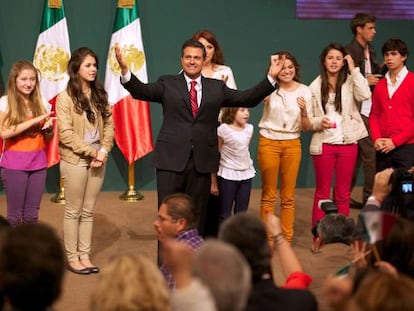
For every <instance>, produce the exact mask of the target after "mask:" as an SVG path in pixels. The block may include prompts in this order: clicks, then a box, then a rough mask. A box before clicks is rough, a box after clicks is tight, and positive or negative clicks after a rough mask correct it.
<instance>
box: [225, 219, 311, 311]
mask: <svg viewBox="0 0 414 311" xmlns="http://www.w3.org/2000/svg"><path fill="white" fill-rule="evenodd" d="M267 223H268V230H269V232H270V233H271V234H272V235H273V240H274V246H273V247H274V252H275V253H276V254H277V255H278V257H279V261H280V265H281V268H282V270H283V272H284V274H285V275H286V276H287V280H286V282H285V284H284V285H283V286H282V287H277V286H276V285H275V283H274V279H273V273H272V266H271V259H272V256H271V251H270V246H269V241H268V234H267V231H266V228H265V227H264V224H263V222H262V221H261V220H260V218H259V217H257V216H255V215H252V214H250V213H240V214H236V215H234V216H232V217H230V218H229V219H227V220H226V221H225V222H223V223H222V225H221V227H220V230H219V239H221V240H223V241H225V242H227V243H230V244H232V245H234V246H235V247H236V248H237V249H238V250H239V251H240V252H241V253H242V254H243V256H244V257H245V258H246V260H247V262H248V264H249V266H250V269H251V271H252V280H251V281H252V291H251V294H250V297H249V300H248V303H247V308H246V309H245V310H264V311H266V310H269V311H270V310H292V311H294V310H314V311H316V310H317V302H316V299H315V297H314V296H313V294H312V293H311V292H309V291H307V290H305V288H307V287H308V286H309V284H310V283H311V281H312V280H311V278H310V277H309V276H308V275H306V274H305V273H303V271H302V267H301V265H300V263H299V260H298V258H297V257H296V255H295V253H294V252H293V249H292V248H291V246H290V244H289V243H288V242H287V241H286V240H285V239H284V237H283V235H282V230H281V227H280V220H279V219H278V218H277V217H276V216H274V215H269V218H268V222H267Z"/></svg>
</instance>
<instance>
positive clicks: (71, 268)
mask: <svg viewBox="0 0 414 311" xmlns="http://www.w3.org/2000/svg"><path fill="white" fill-rule="evenodd" d="M66 269H68V270H69V271H70V272H73V273H76V274H82V275H86V274H91V270H90V268H83V269H75V268H73V267H72V266H71V265H70V264H67V266H66Z"/></svg>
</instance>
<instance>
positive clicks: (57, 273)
mask: <svg viewBox="0 0 414 311" xmlns="http://www.w3.org/2000/svg"><path fill="white" fill-rule="evenodd" d="M64 271H65V256H64V252H63V248H62V245H61V243H60V240H59V238H58V236H57V235H56V233H55V231H54V230H53V229H52V228H51V227H49V226H48V225H45V224H40V223H36V224H21V225H18V226H17V227H15V228H12V229H10V230H9V231H8V232H7V234H6V235H5V239H4V242H3V245H2V246H1V249H0V275H1V278H0V290H1V291H2V292H3V295H4V297H5V298H6V299H7V300H8V301H9V302H10V304H11V306H12V308H13V310H14V309H15V310H19V311H44V310H47V309H48V308H49V307H51V306H52V304H53V303H54V302H55V301H56V300H57V298H58V297H59V295H60V293H61V287H62V279H63V275H64Z"/></svg>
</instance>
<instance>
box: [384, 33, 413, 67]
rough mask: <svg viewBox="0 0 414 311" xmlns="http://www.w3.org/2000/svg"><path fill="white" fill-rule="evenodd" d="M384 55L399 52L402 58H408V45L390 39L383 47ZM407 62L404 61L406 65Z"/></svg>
mask: <svg viewBox="0 0 414 311" xmlns="http://www.w3.org/2000/svg"><path fill="white" fill-rule="evenodd" d="M381 51H382V55H384V54H385V53H387V52H389V51H398V53H400V54H401V56H406V57H407V58H408V46H407V44H406V43H405V42H404V41H403V40H401V39H398V38H390V39H388V40H387V41H385V43H384V44H383V46H382V49H381ZM406 61H407V60H405V61H404V64H405V63H406Z"/></svg>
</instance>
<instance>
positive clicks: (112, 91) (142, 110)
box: [105, 1, 154, 164]
mask: <svg viewBox="0 0 414 311" xmlns="http://www.w3.org/2000/svg"><path fill="white" fill-rule="evenodd" d="M131 2H132V5H131V7H118V8H117V10H116V17H115V23H114V28H113V33H112V37H111V43H110V46H109V52H108V59H107V64H106V74H105V89H106V91H107V92H108V97H109V103H110V104H111V105H113V106H112V114H113V119H114V124H115V141H116V143H117V145H118V148H119V150H120V151H121V153H122V154H123V156H124V157H125V159H126V160H127V162H128V164H132V163H134V162H135V161H136V160H138V159H139V158H141V157H143V156H145V155H146V154H148V153H149V152H151V151H152V150H153V149H154V147H153V142H152V130H151V115H150V109H149V103H148V102H146V101H141V100H136V99H133V98H132V96H131V95H130V94H129V92H128V91H126V90H125V89H124V88H123V87H122V85H121V83H120V74H121V69H120V67H119V65H118V63H117V61H116V58H115V50H114V47H115V45H116V44H118V45H119V47H120V48H121V50H122V53H123V55H124V57H125V58H126V60H127V62H128V67H129V68H130V70H131V71H132V72H133V73H134V74H135V75H136V76H137V77H138V79H140V80H141V81H142V82H145V83H146V82H147V81H148V76H147V68H146V61H145V53H144V46H143V42H142V37H141V23H140V19H139V15H138V5H137V3H136V1H131Z"/></svg>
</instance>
